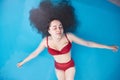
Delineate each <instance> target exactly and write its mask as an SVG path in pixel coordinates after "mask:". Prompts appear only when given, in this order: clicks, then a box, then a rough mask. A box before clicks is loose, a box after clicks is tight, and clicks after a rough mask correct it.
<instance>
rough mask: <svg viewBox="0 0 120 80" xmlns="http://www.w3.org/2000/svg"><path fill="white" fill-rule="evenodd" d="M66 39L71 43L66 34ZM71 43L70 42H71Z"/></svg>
mask: <svg viewBox="0 0 120 80" xmlns="http://www.w3.org/2000/svg"><path fill="white" fill-rule="evenodd" d="M65 37H66V38H67V40H68V41H69V39H68V37H67V35H66V34H65ZM69 42H70V41H69Z"/></svg>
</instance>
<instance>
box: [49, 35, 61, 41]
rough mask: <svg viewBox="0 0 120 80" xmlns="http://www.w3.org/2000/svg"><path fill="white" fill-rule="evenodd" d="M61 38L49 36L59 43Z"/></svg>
mask: <svg viewBox="0 0 120 80" xmlns="http://www.w3.org/2000/svg"><path fill="white" fill-rule="evenodd" d="M62 36H63V35H61V36H59V37H54V36H51V38H52V39H53V40H54V41H60V40H61V39H62Z"/></svg>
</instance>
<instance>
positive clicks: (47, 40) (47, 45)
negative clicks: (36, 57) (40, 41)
mask: <svg viewBox="0 0 120 80" xmlns="http://www.w3.org/2000/svg"><path fill="white" fill-rule="evenodd" d="M46 42H47V47H49V45H48V36H47V38H46Z"/></svg>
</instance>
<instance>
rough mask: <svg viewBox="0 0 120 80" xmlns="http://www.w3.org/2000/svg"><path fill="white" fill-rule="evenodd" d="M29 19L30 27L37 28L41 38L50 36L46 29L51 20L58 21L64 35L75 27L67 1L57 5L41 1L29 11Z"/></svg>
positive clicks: (71, 8) (63, 0)
mask: <svg viewBox="0 0 120 80" xmlns="http://www.w3.org/2000/svg"><path fill="white" fill-rule="evenodd" d="M29 19H30V23H31V25H32V26H34V27H35V28H37V30H38V33H41V34H42V36H43V37H44V36H48V35H50V34H49V33H48V29H49V25H50V22H51V21H53V20H59V21H60V22H61V23H62V25H63V29H64V33H66V32H71V31H73V30H74V29H75V26H76V18H75V14H74V8H73V7H72V6H71V4H70V2H69V1H67V0H61V1H60V2H57V3H54V2H52V1H51V0H43V1H41V2H40V4H39V6H38V7H37V8H33V9H31V10H30V17H29Z"/></svg>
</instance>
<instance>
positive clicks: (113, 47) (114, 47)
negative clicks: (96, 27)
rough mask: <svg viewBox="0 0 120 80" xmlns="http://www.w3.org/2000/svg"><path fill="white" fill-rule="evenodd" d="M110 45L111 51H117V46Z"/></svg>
mask: <svg viewBox="0 0 120 80" xmlns="http://www.w3.org/2000/svg"><path fill="white" fill-rule="evenodd" d="M110 47H111V49H112V51H113V52H117V51H118V48H119V47H118V46H110Z"/></svg>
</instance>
